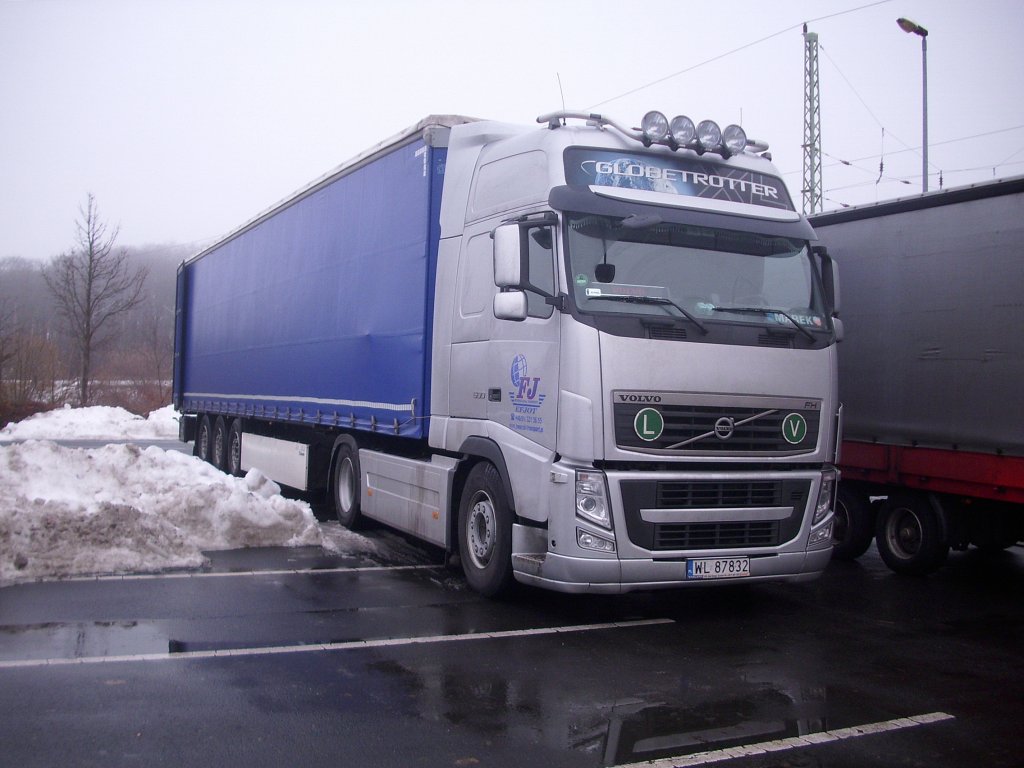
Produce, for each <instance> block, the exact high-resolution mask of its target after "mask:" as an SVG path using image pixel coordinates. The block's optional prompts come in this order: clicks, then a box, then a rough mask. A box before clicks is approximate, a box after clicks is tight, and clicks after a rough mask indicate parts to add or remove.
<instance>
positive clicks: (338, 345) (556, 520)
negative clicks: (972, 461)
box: [173, 112, 840, 595]
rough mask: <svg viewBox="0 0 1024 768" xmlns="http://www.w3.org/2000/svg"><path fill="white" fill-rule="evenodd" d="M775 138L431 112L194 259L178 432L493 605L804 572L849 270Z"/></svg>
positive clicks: (654, 125) (831, 428) (184, 279)
mask: <svg viewBox="0 0 1024 768" xmlns="http://www.w3.org/2000/svg"><path fill="white" fill-rule="evenodd" d="M767 149H768V147H767V145H766V144H764V143H760V142H756V141H753V140H749V139H748V138H747V137H746V135H745V133H744V132H743V130H742V129H741V128H740V127H738V126H728V127H727V128H725V129H724V130H722V129H720V128H719V127H718V125H717V124H715V123H714V122H712V121H702V122H701V123H699V124H696V125H695V124H694V122H693V121H692V120H690V119H689V118H687V117H685V116H678V117H676V118H675V119H673V120H671V121H670V120H668V119H667V118H666V117H665V116H664V115H663V114H661V113H657V112H651V113H648V114H647V115H645V116H644V119H643V121H642V122H641V126H640V127H639V128H632V127H625V126H622V125H620V124H619V123H617V122H616V121H614V120H613V119H611V118H608V117H605V116H601V115H596V114H585V113H572V112H560V113H555V114H551V115H545V116H542V117H541V118H538V125H534V126H520V125H509V124H504V123H498V122H493V121H478V120H471V119H468V118H464V117H458V116H451V115H448V116H431V117H428V118H426V119H424V120H422V121H420V122H419V123H417V124H416V125H414V126H412V127H411V128H409V129H407V130H405V131H403V132H401V133H399V134H398V135H396V136H393V137H391V138H390V139H387V140H385V141H383V142H381V143H380V144H378V145H377V146H375V147H373V148H371V149H370V150H368V151H367V152H364V153H363V154H361V155H359V156H358V157H355V158H353V159H352V160H351V161H348V162H346V163H344V164H343V165H341V166H340V167H338V168H336V169H335V170H333V171H331V172H329V173H328V174H327V175H325V176H324V177H323V178H321V179H319V180H317V181H316V182H314V183H312V184H310V185H309V186H308V187H306V188H304V189H302V190H300V191H299V192H298V193H296V194H294V195H292V196H291V197H289V198H288V199H286V200H284V201H283V202H281V203H280V204H278V205H276V206H274V207H273V208H271V209H270V210H268V211H266V212H265V213H263V214H261V215H259V216H257V217H255V218H254V219H253V220H251V221H249V222H248V223H246V224H244V225H243V226H241V227H239V228H238V229H237V230H235V231H233V232H231V233H230V234H229V235H227V236H226V237H224V238H223V239H221V240H220V241H218V242H217V243H216V244H214V245H212V246H210V247H209V248H206V249H204V250H203V251H202V252H200V253H198V254H197V255H196V256H195V257H193V258H191V259H189V260H188V261H186V262H185V263H183V264H182V266H181V268H180V269H179V271H178V286H177V301H176V326H175V357H174V393H173V397H174V403H175V406H176V408H177V409H178V410H179V411H180V412H181V414H182V419H181V439H182V440H185V441H194V451H195V453H196V455H198V456H199V457H201V458H203V459H205V460H208V461H211V462H212V463H213V464H215V465H217V466H218V467H221V468H223V469H224V470H225V471H228V472H231V473H234V474H240V473H244V472H246V471H248V470H250V469H252V468H258V469H259V470H260V471H262V472H263V473H264V474H266V475H267V476H269V477H271V478H272V479H274V480H276V481H278V482H279V483H281V484H283V485H287V486H290V487H293V488H296V489H299V490H304V491H325V492H326V493H327V494H328V495H329V497H330V499H331V500H332V502H333V505H334V508H335V510H336V513H337V516H338V518H339V520H340V521H341V522H342V523H343V524H344V525H346V526H356V525H358V524H359V522H360V520H361V519H362V518H364V517H365V518H369V519H372V520H375V521H379V522H383V523H385V524H387V525H390V526H392V527H394V528H397V529H399V530H401V531H404V532H406V533H408V534H410V535H413V536H416V537H419V538H421V539H423V540H425V541H427V542H430V543H432V544H434V545H437V546H439V547H442V548H443V549H444V550H445V551H446V552H448V553H451V554H452V555H457V556H458V559H459V560H460V561H461V564H462V568H463V570H464V572H465V575H466V579H467V581H468V583H469V584H470V585H471V587H473V588H474V589H476V590H478V591H479V592H481V593H483V594H485V595H496V594H499V593H501V592H503V591H505V590H507V589H508V588H509V587H510V586H511V585H512V584H513V583H514V582H516V581H518V582H522V583H525V584H530V585H535V586H539V587H546V588H550V589H554V590H560V591H565V592H599V593H613V592H622V591H628V590H635V589H650V588H660V587H677V586H687V585H698V584H712V583H720V582H733V581H737V580H746V581H751V582H757V581H772V580H805V579H812V578H815V577H816V576H818V575H819V574H820V573H821V572H822V571H823V570H824V568H825V567H826V565H827V563H828V561H829V558H830V556H831V551H832V519H833V516H832V507H833V503H834V495H835V485H836V470H835V458H836V451H837V445H838V430H839V421H840V414H839V411H840V407H839V400H838V396H837V383H836V342H837V338H838V336H839V335H840V334H839V330H840V328H839V321H838V320H836V319H834V313H835V310H836V302H835V287H834V286H835V285H836V278H835V274H834V267H833V264H832V261H831V259H830V258H829V256H828V254H827V253H826V252H825V251H824V250H823V249H821V248H818V247H815V246H814V245H812V241H813V240H814V237H815V236H814V232H813V230H812V229H811V227H810V225H809V224H808V221H807V219H806V217H804V216H803V215H801V214H800V213H799V212H798V211H797V210H796V209H795V208H794V206H793V203H792V200H791V198H790V196H789V194H788V192H787V190H786V188H785V185H784V184H783V182H782V180H781V178H780V176H779V174H778V172H777V171H776V170H775V168H774V166H773V165H772V163H771V162H770V157H769V155H768V153H767ZM452 559H453V560H454V559H455V558H454V557H453V558H452Z"/></svg>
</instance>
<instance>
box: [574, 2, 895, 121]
mask: <svg viewBox="0 0 1024 768" xmlns="http://www.w3.org/2000/svg"><path fill="white" fill-rule="evenodd" d="M890 2H892V0H876V2H873V3H867V4H865V5H860V6H857V7H856V8H848V9H847V10H845V11H837V12H836V13H830V14H827V15H825V16H818V17H816V18H813V19H807V20H806V21H801V22H800V23H799V24H793V25H792V26H789V27H786V28H785V29H780V30H779V31H778V32H773V33H771V34H770V35H765V36H764V37H762V38H759V39H758V40H754V41H752V42H749V43H745V44H744V45H741V46H739V47H738V48H733V49H732V50H731V51H726V52H725V53H721V54H719V55H718V56H712V57H711V58H710V59H705V60H704V61H701V62H698V63H697V64H693V65H691V66H689V67H685V68H684V69H680V70H679V71H678V72H673V73H672V74H670V75H665V76H664V77H659V78H658V79H657V80H651V81H650V82H648V83H644V84H643V85H639V86H637V87H636V88H631V89H630V90H628V91H624V92H623V93H620V94H619V95H617V96H612V97H611V98H608V99H605V100H604V101H599V102H596V103H595V104H591V105H590V106H589V107H587V108H586V109H587V110H591V109H594V108H596V107H601V106H604V105H605V104H609V103H611V102H613V101H618V100H619V99H624V98H626V97H627V96H632V95H633V94H634V93H639V92H640V91H643V90H646V89H647V88H651V87H652V86H655V85H660V84H661V83H664V82H665V81H667V80H671V79H673V78H676V77H679V76H680V75H685V74H686V73H687V72H692V71H693V70H695V69H699V68H700V67H703V66H706V65H708V64H713V63H714V62H716V61H719V60H720V59H724V58H725V57H726V56H732V55H733V54H734V53H739V52H740V51H745V50H747V49H748V48H753V47H754V46H755V45H760V44H761V43H764V42H767V41H768V40H771V39H773V38H776V37H779V36H780V35H784V34H786V33H787V32H792V31H793V30H794V29H800V28H801V27H803V26H804V25H805V24H812V23H814V22H816V21H825V20H826V19H834V18H836V17H837V16H845V15H846V14H848V13H856V12H857V11H863V10H865V9H867V8H874V7H875V6H876V5H885V4H886V3H890Z"/></svg>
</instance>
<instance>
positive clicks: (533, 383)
mask: <svg viewBox="0 0 1024 768" xmlns="http://www.w3.org/2000/svg"><path fill="white" fill-rule="evenodd" d="M510 374H511V376H510V378H511V380H512V387H513V388H512V389H511V390H509V393H508V395H509V401H510V402H511V403H512V413H511V415H510V416H509V428H510V429H513V430H515V431H516V432H534V433H537V432H543V431H544V417H543V416H542V415H540V407H541V406H542V405H544V400H545V398H546V395H545V394H544V392H543V391H541V377H540V376H530V375H529V366H528V365H527V362H526V355H516V356H515V357H514V358H513V359H512V368H511V370H510Z"/></svg>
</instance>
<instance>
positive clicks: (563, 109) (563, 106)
mask: <svg viewBox="0 0 1024 768" xmlns="http://www.w3.org/2000/svg"><path fill="white" fill-rule="evenodd" d="M555 77H557V78H558V94H559V95H560V96H561V97H562V111H563V112H565V91H563V90H562V76H561V75H560V74H558V73H557V72H555Z"/></svg>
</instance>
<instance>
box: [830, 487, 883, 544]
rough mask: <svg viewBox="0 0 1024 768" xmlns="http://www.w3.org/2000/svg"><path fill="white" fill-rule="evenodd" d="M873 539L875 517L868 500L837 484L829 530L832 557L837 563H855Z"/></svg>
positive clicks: (854, 490)
mask: <svg viewBox="0 0 1024 768" xmlns="http://www.w3.org/2000/svg"><path fill="white" fill-rule="evenodd" d="M874 537H875V517H874V514H873V510H872V508H871V503H870V501H869V500H868V497H867V496H866V495H865V494H863V493H861V492H859V491H858V490H857V489H856V488H850V487H849V486H846V485H844V484H842V483H840V484H839V491H838V492H837V493H836V509H835V523H833V528H832V545H833V549H832V556H833V557H834V558H836V559H837V560H856V559H857V558H858V557H860V556H861V555H863V554H864V553H865V552H867V551H868V547H870V546H871V540H872V539H873V538H874Z"/></svg>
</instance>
